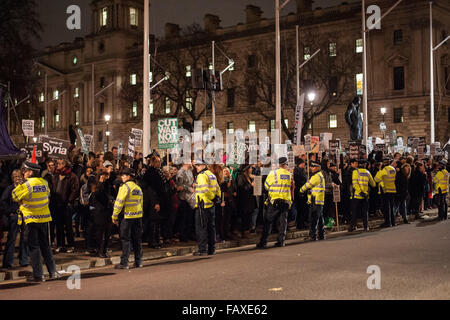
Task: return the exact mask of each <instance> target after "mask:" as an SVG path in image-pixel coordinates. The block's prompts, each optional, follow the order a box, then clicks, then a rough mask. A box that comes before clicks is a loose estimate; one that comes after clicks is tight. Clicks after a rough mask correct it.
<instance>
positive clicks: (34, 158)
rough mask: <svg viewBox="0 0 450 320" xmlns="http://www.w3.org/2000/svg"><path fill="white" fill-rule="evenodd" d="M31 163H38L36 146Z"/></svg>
mask: <svg viewBox="0 0 450 320" xmlns="http://www.w3.org/2000/svg"><path fill="white" fill-rule="evenodd" d="M31 162H32V163H37V162H36V146H33V154H32V155H31Z"/></svg>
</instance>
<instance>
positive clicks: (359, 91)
mask: <svg viewBox="0 0 450 320" xmlns="http://www.w3.org/2000/svg"><path fill="white" fill-rule="evenodd" d="M355 82H356V94H357V95H358V96H360V95H362V94H363V74H362V73H357V74H356V76H355Z"/></svg>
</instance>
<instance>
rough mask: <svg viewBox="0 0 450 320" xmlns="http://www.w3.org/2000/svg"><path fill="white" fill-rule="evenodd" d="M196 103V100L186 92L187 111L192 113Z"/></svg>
mask: <svg viewBox="0 0 450 320" xmlns="http://www.w3.org/2000/svg"><path fill="white" fill-rule="evenodd" d="M193 102H194V99H192V98H191V96H190V95H189V91H186V109H187V110H189V111H192V103H193Z"/></svg>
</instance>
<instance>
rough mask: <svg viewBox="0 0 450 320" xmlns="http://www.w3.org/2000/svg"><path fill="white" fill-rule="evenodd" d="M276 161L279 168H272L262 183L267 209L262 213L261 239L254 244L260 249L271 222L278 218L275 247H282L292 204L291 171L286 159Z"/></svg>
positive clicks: (264, 245)
mask: <svg viewBox="0 0 450 320" xmlns="http://www.w3.org/2000/svg"><path fill="white" fill-rule="evenodd" d="M278 162H279V168H278V169H277V170H272V171H271V172H270V173H269V175H268V176H267V179H266V182H265V183H264V188H265V189H266V190H267V192H268V199H267V201H266V204H267V211H266V212H265V215H264V229H263V233H262V236H261V240H260V241H259V243H258V245H257V246H256V247H257V248H261V249H264V248H266V247H267V237H268V236H269V232H270V229H271V226H272V223H273V222H274V221H275V220H276V219H279V221H280V225H279V233H278V239H277V243H276V244H275V247H284V245H285V244H284V241H285V239H286V228H287V218H288V211H289V209H290V207H291V205H292V195H291V192H292V189H293V179H292V174H291V172H289V171H288V166H287V165H288V159H287V158H286V157H281V158H280V159H279V161H278Z"/></svg>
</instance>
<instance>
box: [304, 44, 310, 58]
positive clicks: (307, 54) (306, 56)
mask: <svg viewBox="0 0 450 320" xmlns="http://www.w3.org/2000/svg"><path fill="white" fill-rule="evenodd" d="M310 57H311V48H310V47H305V48H304V49H303V60H308V59H309V58H310Z"/></svg>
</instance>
